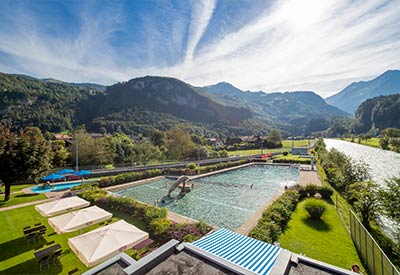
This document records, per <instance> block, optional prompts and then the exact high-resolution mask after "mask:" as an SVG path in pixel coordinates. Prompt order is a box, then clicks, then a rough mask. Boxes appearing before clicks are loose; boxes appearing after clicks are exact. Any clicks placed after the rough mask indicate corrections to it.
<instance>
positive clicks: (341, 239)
mask: <svg viewBox="0 0 400 275" xmlns="http://www.w3.org/2000/svg"><path fill="white" fill-rule="evenodd" d="M305 202H306V200H305V201H302V202H300V203H299V204H298V205H297V207H296V210H295V212H294V213H293V214H292V217H291V220H290V221H289V223H288V228H287V230H286V231H285V232H284V233H283V234H282V235H281V236H280V239H279V242H280V244H281V246H282V247H284V248H286V249H289V250H291V251H293V252H296V253H303V254H305V255H306V256H308V257H311V258H314V259H316V260H320V261H323V262H326V263H329V264H332V265H336V266H339V267H342V268H344V269H350V267H351V265H352V264H354V263H358V264H359V265H360V266H361V264H360V263H361V260H360V258H359V257H358V254H357V251H356V249H355V247H354V245H353V242H352V240H351V238H350V236H349V234H348V233H347V231H346V230H345V228H344V227H343V224H342V222H341V221H340V219H339V216H338V215H337V213H336V210H335V207H334V205H332V204H328V208H327V211H326V212H325V213H324V215H323V216H322V220H321V221H315V220H312V219H310V218H309V217H308V213H307V212H306V210H305V209H304V204H305ZM363 272H364V271H363Z"/></svg>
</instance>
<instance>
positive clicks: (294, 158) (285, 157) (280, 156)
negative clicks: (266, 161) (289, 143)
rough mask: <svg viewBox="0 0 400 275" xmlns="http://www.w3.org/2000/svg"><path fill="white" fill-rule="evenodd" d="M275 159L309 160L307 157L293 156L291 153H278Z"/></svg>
mask: <svg viewBox="0 0 400 275" xmlns="http://www.w3.org/2000/svg"><path fill="white" fill-rule="evenodd" d="M274 159H275V158H274ZM276 159H279V160H286V161H308V162H310V159H309V158H302V157H300V156H296V155H295V156H294V155H292V154H288V155H287V156H284V155H279V156H278V157H277V158H276Z"/></svg>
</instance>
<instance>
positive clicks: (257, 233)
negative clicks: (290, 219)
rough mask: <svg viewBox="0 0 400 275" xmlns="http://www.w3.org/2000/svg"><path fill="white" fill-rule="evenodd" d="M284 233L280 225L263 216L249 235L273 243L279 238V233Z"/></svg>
mask: <svg viewBox="0 0 400 275" xmlns="http://www.w3.org/2000/svg"><path fill="white" fill-rule="evenodd" d="M281 233H282V231H281V229H280V227H279V225H277V224H276V223H274V222H273V221H270V220H268V219H265V218H261V219H260V221H259V222H258V224H257V226H256V227H254V228H253V229H252V230H251V231H250V234H249V237H252V238H254V239H257V240H260V241H264V242H267V243H273V242H275V241H277V240H278V238H279V235H280V234H281Z"/></svg>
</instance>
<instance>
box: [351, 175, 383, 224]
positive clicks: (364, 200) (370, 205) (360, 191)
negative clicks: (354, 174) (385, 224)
mask: <svg viewBox="0 0 400 275" xmlns="http://www.w3.org/2000/svg"><path fill="white" fill-rule="evenodd" d="M348 192H349V201H350V203H351V204H352V205H353V206H354V209H355V210H356V212H357V213H359V214H360V215H361V221H362V223H363V224H364V226H365V227H366V228H370V222H371V221H374V220H375V219H376V217H377V215H378V214H379V213H380V212H381V209H382V208H381V204H380V197H379V187H378V185H377V184H376V183H374V182H372V181H365V182H357V183H353V184H351V185H350V187H349V191H348Z"/></svg>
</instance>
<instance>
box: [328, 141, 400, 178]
mask: <svg viewBox="0 0 400 275" xmlns="http://www.w3.org/2000/svg"><path fill="white" fill-rule="evenodd" d="M324 141H325V144H326V148H327V149H328V150H330V149H331V148H335V149H337V150H339V151H341V152H343V153H345V154H346V155H348V156H349V157H351V158H352V159H359V160H362V161H364V162H365V163H367V164H368V165H369V167H370V169H371V170H370V172H371V176H372V179H373V180H374V181H375V182H376V183H378V184H379V185H381V186H384V185H385V180H388V179H391V178H393V177H400V154H399V153H396V152H392V151H387V150H383V149H379V148H374V147H369V146H365V145H360V144H358V143H354V142H348V141H343V140H336V139H324Z"/></svg>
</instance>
